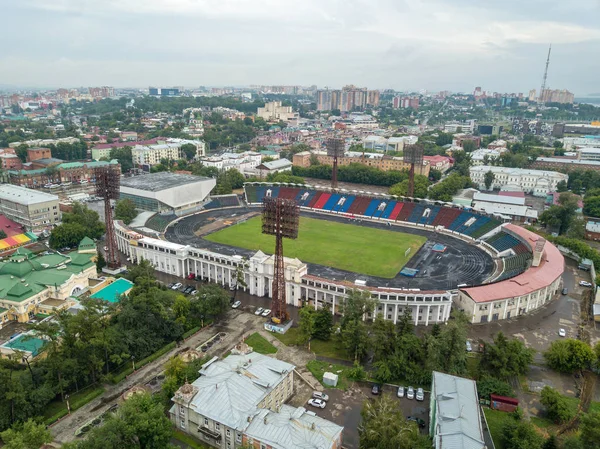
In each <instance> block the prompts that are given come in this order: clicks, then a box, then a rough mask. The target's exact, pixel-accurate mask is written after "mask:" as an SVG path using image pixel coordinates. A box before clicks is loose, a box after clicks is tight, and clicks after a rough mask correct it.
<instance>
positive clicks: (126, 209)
mask: <svg viewBox="0 0 600 449" xmlns="http://www.w3.org/2000/svg"><path fill="white" fill-rule="evenodd" d="M137 215H138V213H137V211H136V209H135V203H134V202H133V200H130V199H129V198H126V199H123V200H120V201H117V205H116V206H115V218H116V219H117V220H123V223H125V224H126V225H128V224H129V223H131V222H132V221H133V220H134V218H135V217H137Z"/></svg>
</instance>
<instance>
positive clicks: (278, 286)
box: [262, 198, 300, 322]
mask: <svg viewBox="0 0 600 449" xmlns="http://www.w3.org/2000/svg"><path fill="white" fill-rule="evenodd" d="M299 221H300V208H299V207H298V203H296V201H294V200H288V199H283V198H265V199H264V200H263V210H262V233H263V234H268V235H274V236H275V260H274V273H273V301H272V303H271V310H272V313H273V318H276V319H277V320H279V322H284V321H287V319H288V317H289V316H288V313H287V310H286V307H287V303H286V298H285V271H284V266H283V238H284V237H285V238H288V239H295V238H297V237H298V225H299Z"/></svg>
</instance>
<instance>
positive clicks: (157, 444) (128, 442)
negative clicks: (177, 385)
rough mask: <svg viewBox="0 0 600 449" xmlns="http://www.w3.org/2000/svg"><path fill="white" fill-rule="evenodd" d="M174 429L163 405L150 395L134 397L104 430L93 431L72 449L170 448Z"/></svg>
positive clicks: (98, 428) (109, 418) (99, 428)
mask: <svg viewBox="0 0 600 449" xmlns="http://www.w3.org/2000/svg"><path fill="white" fill-rule="evenodd" d="M172 435H173V428H172V425H171V422H170V421H169V419H168V418H167V417H166V416H165V414H164V410H163V406H162V404H161V403H160V402H158V401H154V400H153V399H152V397H151V396H150V395H149V394H137V395H133V396H132V397H131V398H129V399H128V400H127V401H126V402H124V403H123V404H122V405H121V406H120V407H119V410H118V411H116V412H114V413H111V414H109V415H108V417H107V418H106V421H105V422H104V424H103V425H102V426H101V427H95V428H93V429H92V430H91V431H90V433H89V434H88V437H87V438H86V439H85V440H82V441H78V442H76V443H75V444H74V446H72V448H73V449H112V448H117V447H123V448H124V447H129V448H143V449H163V448H168V447H169V444H170V440H171V437H172Z"/></svg>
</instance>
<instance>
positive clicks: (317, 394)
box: [312, 391, 329, 402]
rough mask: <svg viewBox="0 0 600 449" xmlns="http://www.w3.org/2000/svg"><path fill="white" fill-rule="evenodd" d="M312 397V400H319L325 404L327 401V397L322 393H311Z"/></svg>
mask: <svg viewBox="0 0 600 449" xmlns="http://www.w3.org/2000/svg"><path fill="white" fill-rule="evenodd" d="M312 397H313V398H314V399H321V400H322V401H325V402H327V401H328V400H329V396H327V395H326V394H325V393H323V392H322V391H313V394H312Z"/></svg>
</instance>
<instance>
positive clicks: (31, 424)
mask: <svg viewBox="0 0 600 449" xmlns="http://www.w3.org/2000/svg"><path fill="white" fill-rule="evenodd" d="M0 437H1V438H2V441H4V446H3V448H4V449H39V447H40V446H41V445H43V444H46V443H50V442H51V441H52V439H53V438H52V434H51V433H50V431H49V430H48V429H46V426H45V425H44V424H38V423H36V422H35V421H33V420H32V419H28V420H27V421H25V422H24V423H19V424H15V425H14V426H13V427H12V428H10V429H8V430H5V431H4V432H2V433H0Z"/></svg>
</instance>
